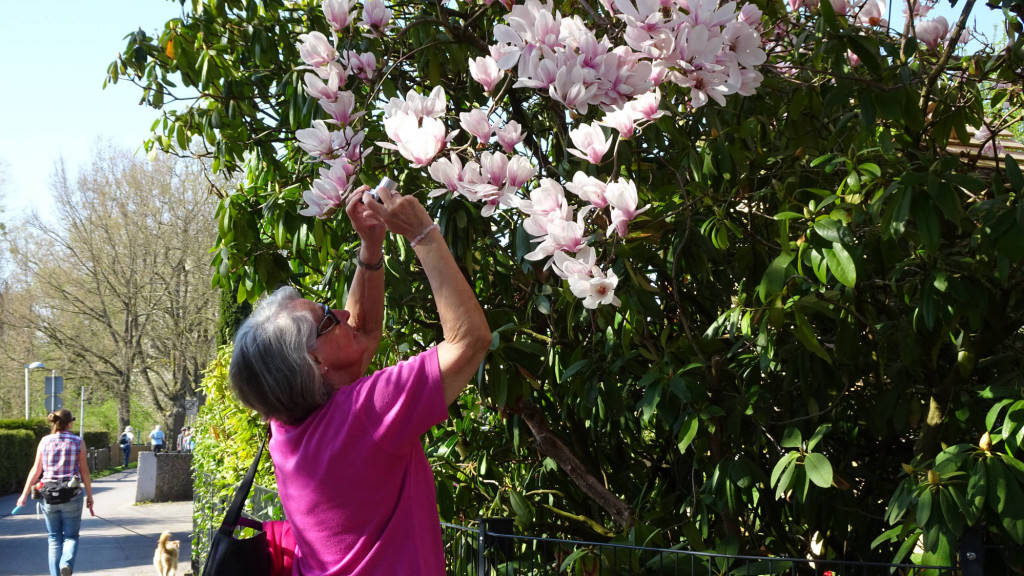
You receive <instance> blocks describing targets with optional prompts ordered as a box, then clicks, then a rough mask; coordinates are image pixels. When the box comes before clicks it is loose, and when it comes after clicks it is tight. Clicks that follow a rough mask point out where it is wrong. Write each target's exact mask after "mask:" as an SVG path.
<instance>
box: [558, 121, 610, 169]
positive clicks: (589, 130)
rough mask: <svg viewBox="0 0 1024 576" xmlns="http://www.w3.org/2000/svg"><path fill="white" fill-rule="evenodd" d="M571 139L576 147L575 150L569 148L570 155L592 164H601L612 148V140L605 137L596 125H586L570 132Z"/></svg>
mask: <svg viewBox="0 0 1024 576" xmlns="http://www.w3.org/2000/svg"><path fill="white" fill-rule="evenodd" d="M569 138H570V139H571V140H572V143H573V144H574V145H575V146H576V147H575V148H569V149H568V151H569V153H570V154H572V155H573V156H577V157H579V158H582V159H584V160H586V161H587V162H590V163H591V164H600V163H601V158H603V157H604V155H605V153H606V152H608V148H609V147H610V146H611V140H608V139H607V138H606V137H605V135H604V131H603V130H601V126H600V125H599V124H596V123H593V124H584V125H582V126H580V127H579V128H576V129H574V130H570V131H569Z"/></svg>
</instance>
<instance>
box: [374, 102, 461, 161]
mask: <svg viewBox="0 0 1024 576" xmlns="http://www.w3.org/2000/svg"><path fill="white" fill-rule="evenodd" d="M384 130H385V132H387V134H388V137H390V138H391V140H392V141H393V142H394V144H390V143H387V142H378V143H377V144H378V145H379V146H381V147H383V148H390V149H392V150H397V151H398V153H399V154H401V155H402V157H403V158H405V159H406V160H408V161H410V162H412V165H413V167H414V168H422V167H423V166H426V165H428V164H430V162H431V161H432V160H433V159H434V157H435V156H437V154H438V152H440V151H441V149H442V148H443V147H444V145H445V143H446V139H445V128H444V123H443V122H441V121H440V120H438V119H437V118H423V119H422V120H417V118H416V117H415V116H413V115H412V114H409V113H407V112H401V113H399V114H396V115H394V116H391V117H390V118H385V119H384Z"/></svg>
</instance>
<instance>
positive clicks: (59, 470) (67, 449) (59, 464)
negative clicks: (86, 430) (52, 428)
mask: <svg viewBox="0 0 1024 576" xmlns="http://www.w3.org/2000/svg"><path fill="white" fill-rule="evenodd" d="M81 451H82V439H81V438H79V437H78V436H75V435H74V434H72V433H71V432H68V431H64V432H58V433H57V434H50V435H49V436H47V437H45V438H43V477H42V481H43V482H60V481H61V480H67V479H69V478H71V477H72V476H75V475H77V474H78V454H79V453H80V452H81Z"/></svg>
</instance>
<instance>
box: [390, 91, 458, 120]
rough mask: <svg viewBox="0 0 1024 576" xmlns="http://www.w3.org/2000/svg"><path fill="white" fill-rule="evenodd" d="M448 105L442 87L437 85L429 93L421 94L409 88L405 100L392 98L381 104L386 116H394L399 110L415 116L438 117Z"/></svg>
mask: <svg viewBox="0 0 1024 576" xmlns="http://www.w3.org/2000/svg"><path fill="white" fill-rule="evenodd" d="M447 107H448V98H447V96H446V95H445V93H444V88H442V87H440V86H437V87H436V88H434V89H433V90H431V91H430V95H428V96H423V95H421V94H420V93H419V92H416V90H409V92H407V93H406V95H405V100H402V99H400V98H392V99H391V100H389V101H388V103H387V104H385V105H383V106H381V110H383V111H384V114H385V115H386V116H394V115H396V114H399V113H401V112H407V113H409V114H412V115H413V116H414V117H416V118H428V117H429V118H440V117H441V116H443V115H444V111H445V108H447Z"/></svg>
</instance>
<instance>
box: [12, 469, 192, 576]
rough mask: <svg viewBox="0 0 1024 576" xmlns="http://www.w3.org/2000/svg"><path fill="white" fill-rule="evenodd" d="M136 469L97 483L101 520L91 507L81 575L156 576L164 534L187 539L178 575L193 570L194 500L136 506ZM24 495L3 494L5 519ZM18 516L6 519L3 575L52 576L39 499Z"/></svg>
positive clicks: (86, 520)
mask: <svg viewBox="0 0 1024 576" xmlns="http://www.w3.org/2000/svg"><path fill="white" fill-rule="evenodd" d="M135 476H136V471H135V470H134V469H130V470H126V471H124V472H118V473H116V474H113V475H110V476H107V477H105V478H100V479H99V480H94V481H93V496H94V500H95V506H93V510H95V511H96V516H94V517H91V516H89V510H88V509H86V510H85V512H84V514H83V516H82V530H81V533H80V535H79V538H80V539H79V541H78V558H77V559H76V560H75V574H76V575H79V576H80V575H84V574H96V575H99V574H103V575H105V576H129V575H146V576H153V575H154V574H156V570H155V569H154V568H153V552H154V551H155V550H156V542H157V538H159V537H160V533H161V532H163V531H164V530H169V531H170V532H171V535H172V536H171V537H172V539H174V540H180V541H181V556H180V559H179V564H178V576H182V575H184V574H187V573H189V572H190V571H191V566H190V557H191V555H192V502H156V503H151V504H135ZM17 501H18V494H8V495H5V496H0V516H3V515H6V514H10V513H11V510H12V509H13V508H14V506H15V504H16V503H17ZM29 502H30V503H29V504H26V505H25V507H24V508H23V509H22V510H21V511H20V512H18V514H17V515H16V516H7V517H6V518H0V576H49V569H48V568H47V565H46V549H47V544H46V525H45V524H44V523H43V517H42V515H40V516H38V517H37V516H36V514H35V501H34V500H30V501H29Z"/></svg>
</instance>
